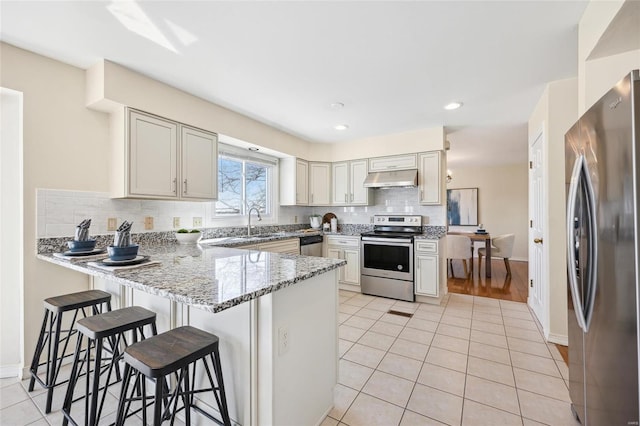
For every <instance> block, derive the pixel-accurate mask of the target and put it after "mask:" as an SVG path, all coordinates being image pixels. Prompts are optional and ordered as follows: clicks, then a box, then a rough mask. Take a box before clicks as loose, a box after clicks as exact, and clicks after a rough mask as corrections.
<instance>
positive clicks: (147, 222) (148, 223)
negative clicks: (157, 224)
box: [144, 216, 153, 231]
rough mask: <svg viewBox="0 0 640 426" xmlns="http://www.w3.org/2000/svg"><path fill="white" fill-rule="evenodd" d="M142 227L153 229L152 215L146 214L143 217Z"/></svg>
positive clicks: (148, 229)
mask: <svg viewBox="0 0 640 426" xmlns="http://www.w3.org/2000/svg"><path fill="white" fill-rule="evenodd" d="M144 229H146V230H147V231H150V230H152V229H153V216H146V217H145V218H144Z"/></svg>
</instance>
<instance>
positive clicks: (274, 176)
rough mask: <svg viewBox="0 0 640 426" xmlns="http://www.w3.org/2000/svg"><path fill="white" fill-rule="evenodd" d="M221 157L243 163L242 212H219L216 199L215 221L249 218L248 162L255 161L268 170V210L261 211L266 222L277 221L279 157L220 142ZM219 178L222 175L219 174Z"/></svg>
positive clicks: (212, 215)
mask: <svg viewBox="0 0 640 426" xmlns="http://www.w3.org/2000/svg"><path fill="white" fill-rule="evenodd" d="M220 158H227V159H230V160H233V161H238V162H240V163H241V164H242V194H241V196H242V202H241V206H242V212H241V213H238V214H218V213H217V211H216V204H217V203H218V200H216V201H214V202H213V203H212V205H211V218H212V220H213V221H215V222H221V221H224V222H228V223H234V224H236V223H238V224H239V223H242V224H244V223H245V222H246V220H247V212H248V210H249V208H250V207H247V204H246V201H247V200H246V180H245V179H246V167H247V163H253V164H257V165H261V166H265V167H266V170H267V175H266V210H267V213H266V214H265V213H260V215H261V216H262V219H263V221H264V222H267V223H276V222H277V219H278V215H277V206H278V200H277V197H278V158H277V157H271V156H268V155H264V154H257V153H253V152H247V151H246V150H244V149H242V148H238V147H235V146H233V145H226V144H219V147H218V161H220ZM218 173H220V167H219V163H218ZM217 178H218V180H219V179H220V176H219V174H218V176H217Z"/></svg>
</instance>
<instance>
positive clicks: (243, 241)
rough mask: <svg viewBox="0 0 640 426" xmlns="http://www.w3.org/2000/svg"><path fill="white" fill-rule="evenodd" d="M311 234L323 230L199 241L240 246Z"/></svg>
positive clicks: (210, 244) (319, 233) (318, 233)
mask: <svg viewBox="0 0 640 426" xmlns="http://www.w3.org/2000/svg"><path fill="white" fill-rule="evenodd" d="M311 235H322V232H321V231H294V232H275V233H270V234H257V235H251V236H250V237H249V236H246V235H243V236H229V237H219V238H206V239H202V240H200V241H199V242H198V243H199V244H201V245H206V246H216V247H240V246H246V245H253V244H260V243H267V242H271V241H279V240H288V239H290V238H300V237H308V236H311Z"/></svg>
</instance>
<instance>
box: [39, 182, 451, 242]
mask: <svg viewBox="0 0 640 426" xmlns="http://www.w3.org/2000/svg"><path fill="white" fill-rule="evenodd" d="M36 191H37V193H36V203H37V236H38V238H44V237H63V236H71V235H73V233H74V230H75V226H76V225H77V224H78V223H80V222H81V221H82V219H85V218H91V219H92V223H91V234H92V235H99V234H107V233H109V232H110V231H107V219H108V218H116V220H117V223H118V224H120V223H121V222H122V221H124V220H128V221H133V223H134V224H133V231H134V232H136V233H138V232H159V231H160V232H162V231H170V230H173V229H174V227H173V218H174V217H179V218H180V227H182V228H193V227H194V226H193V218H194V217H200V218H202V227H204V228H214V227H215V228H217V227H228V226H242V225H244V224H246V218H242V219H240V220H238V219H236V220H225V219H213V218H212V209H213V203H212V202H188V201H161V200H128V199H112V198H109V194H108V193H106V192H88V191H66V190H54V189H37V190H36ZM372 192H373V197H374V202H373V203H372V205H371V206H363V207H338V206H336V207H278V208H277V209H276V212H275V213H276V214H275V215H274V217H273V218H270V219H267V218H265V220H263V221H262V222H254V224H256V225H276V224H279V225H287V224H295V223H299V224H305V223H308V216H309V215H311V214H320V215H324V214H325V213H327V212H333V213H334V214H335V215H336V216H337V217H338V222H339V223H341V224H369V223H370V218H371V216H373V215H375V214H389V213H396V214H419V215H422V216H423V217H424V224H425V225H433V226H445V223H446V209H445V207H444V206H421V205H420V204H418V202H417V200H418V189H417V188H392V189H376V190H374V191H372ZM147 216H151V217H153V219H154V227H153V230H150V231H145V230H144V218H145V217H147ZM296 219H297V222H296Z"/></svg>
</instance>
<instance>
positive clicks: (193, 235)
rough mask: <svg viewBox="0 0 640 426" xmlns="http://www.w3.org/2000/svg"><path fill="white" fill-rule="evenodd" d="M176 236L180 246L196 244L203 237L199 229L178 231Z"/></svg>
mask: <svg viewBox="0 0 640 426" xmlns="http://www.w3.org/2000/svg"><path fill="white" fill-rule="evenodd" d="M175 235H176V240H178V243H180V244H195V243H197V242H198V240H199V239H200V237H201V236H202V234H201V232H200V231H198V230H197V229H192V230H191V231H189V230H188V229H178V230H177V231H176V232H175Z"/></svg>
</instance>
